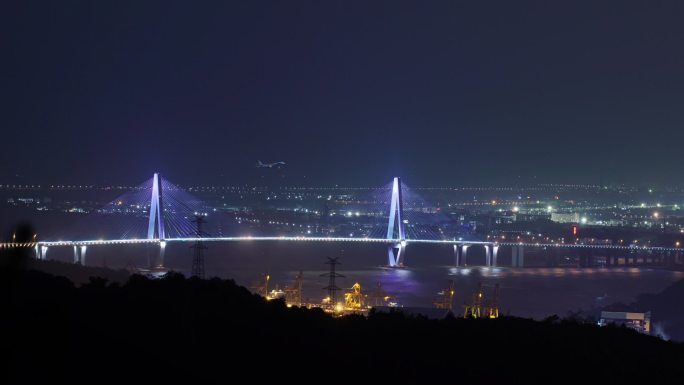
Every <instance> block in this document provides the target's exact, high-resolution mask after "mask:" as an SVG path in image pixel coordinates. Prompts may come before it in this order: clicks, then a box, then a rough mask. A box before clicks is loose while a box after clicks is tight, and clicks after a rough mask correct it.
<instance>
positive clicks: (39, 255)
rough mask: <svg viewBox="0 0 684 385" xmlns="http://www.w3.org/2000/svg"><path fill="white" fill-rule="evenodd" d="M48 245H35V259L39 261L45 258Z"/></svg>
mask: <svg viewBox="0 0 684 385" xmlns="http://www.w3.org/2000/svg"><path fill="white" fill-rule="evenodd" d="M47 252H48V247H47V246H41V245H36V259H37V260H39V261H42V260H45V259H46V258H47Z"/></svg>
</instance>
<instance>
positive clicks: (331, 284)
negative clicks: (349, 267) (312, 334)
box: [321, 257, 344, 309]
mask: <svg viewBox="0 0 684 385" xmlns="http://www.w3.org/2000/svg"><path fill="white" fill-rule="evenodd" d="M337 258H338V257H335V258H331V257H328V262H326V263H325V264H326V265H330V271H329V272H328V273H326V274H321V277H328V286H326V287H324V288H323V290H327V291H328V300H329V302H328V306H329V307H330V308H332V309H334V308H335V305H337V292H338V291H340V290H342V289H340V288H339V287H338V286H337V285H336V284H335V279H336V278H344V275H342V274H338V273H337V272H335V269H336V267H337V265H339V264H340V262H337Z"/></svg>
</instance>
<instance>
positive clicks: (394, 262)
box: [387, 178, 406, 267]
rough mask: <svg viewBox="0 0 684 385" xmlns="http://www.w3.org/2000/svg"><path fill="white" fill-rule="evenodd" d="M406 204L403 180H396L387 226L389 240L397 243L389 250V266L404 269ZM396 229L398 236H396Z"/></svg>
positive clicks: (393, 185)
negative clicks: (403, 197)
mask: <svg viewBox="0 0 684 385" xmlns="http://www.w3.org/2000/svg"><path fill="white" fill-rule="evenodd" d="M403 216H404V202H403V200H402V197H401V178H394V182H393V183H392V200H391V202H390V213H389V224H388V225H387V239H389V240H393V241H396V242H394V243H392V244H390V245H389V246H388V248H387V257H388V266H390V267H402V266H403V265H404V249H405V248H406V233H405V232H404V221H403V219H402V217H403ZM395 227H396V230H397V231H396V235H395Z"/></svg>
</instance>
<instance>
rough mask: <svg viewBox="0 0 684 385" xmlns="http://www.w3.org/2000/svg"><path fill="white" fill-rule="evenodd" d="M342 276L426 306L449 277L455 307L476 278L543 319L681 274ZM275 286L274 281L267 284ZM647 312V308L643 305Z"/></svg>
mask: <svg viewBox="0 0 684 385" xmlns="http://www.w3.org/2000/svg"><path fill="white" fill-rule="evenodd" d="M270 273H271V274H272V275H273V276H274V277H276V279H275V280H274V282H282V284H281V286H280V287H281V288H282V287H283V286H286V284H287V283H288V282H289V281H291V280H292V277H294V276H295V275H296V274H297V271H288V270H284V271H277V272H276V271H271V272H270ZM325 273H326V271H325V270H314V271H305V272H304V297H305V298H308V299H309V300H311V301H317V300H318V299H320V298H322V297H323V296H324V295H325V291H324V290H322V288H323V287H324V286H326V285H327V283H328V279H327V277H323V276H321V275H323V274H325ZM340 273H342V274H344V275H345V277H344V278H339V279H338V280H337V285H338V286H339V287H341V288H349V287H351V285H352V284H353V283H354V282H360V283H361V284H362V286H363V288H364V290H365V291H366V292H369V291H372V290H375V287H376V283H377V282H380V283H381V284H382V287H383V289H384V291H386V292H387V293H390V294H392V295H394V296H396V301H398V302H399V303H400V304H403V305H405V306H418V307H430V306H432V303H433V301H434V299H435V298H436V293H437V292H439V291H441V290H444V289H446V287H447V285H448V280H454V286H455V290H456V296H455V304H454V305H455V306H456V307H457V309H459V310H458V311H460V308H461V306H462V305H463V304H464V303H465V301H467V300H468V299H469V298H470V297H471V295H472V293H473V292H474V291H475V290H476V288H477V285H478V284H479V283H480V282H482V283H483V284H485V285H494V284H496V283H498V284H499V285H500V300H499V303H500V305H501V310H502V312H503V313H504V314H506V313H508V314H511V315H516V316H521V317H532V318H544V317H546V316H548V315H551V314H558V315H560V316H565V315H567V314H568V312H570V311H576V310H579V309H583V310H589V309H590V308H592V307H597V306H605V305H609V304H612V303H616V302H625V303H629V302H631V301H633V300H635V299H636V297H637V296H638V295H639V294H642V293H655V292H659V291H661V290H662V289H664V288H665V287H667V286H668V285H670V284H671V283H672V282H674V281H676V280H679V279H682V278H684V272H672V271H666V270H656V269H645V268H643V269H642V268H612V269H605V268H603V269H592V268H588V269H579V268H523V269H521V268H516V269H513V268H485V267H472V268H454V267H449V266H425V267H418V268H407V269H385V268H379V267H375V268H366V269H354V270H340ZM233 276H234V277H235V279H236V280H237V281H238V283H241V284H244V285H246V286H249V285H250V284H251V282H253V281H255V280H256V278H257V277H258V273H257V272H255V271H252V272H236V271H233ZM273 287H275V284H274V285H273ZM644 310H648V309H644Z"/></svg>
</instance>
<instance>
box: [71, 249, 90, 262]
mask: <svg viewBox="0 0 684 385" xmlns="http://www.w3.org/2000/svg"><path fill="white" fill-rule="evenodd" d="M87 249H88V247H87V246H85V245H83V246H74V264H77V265H85V256H86V250H87Z"/></svg>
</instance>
